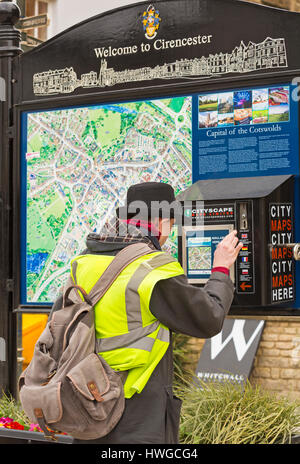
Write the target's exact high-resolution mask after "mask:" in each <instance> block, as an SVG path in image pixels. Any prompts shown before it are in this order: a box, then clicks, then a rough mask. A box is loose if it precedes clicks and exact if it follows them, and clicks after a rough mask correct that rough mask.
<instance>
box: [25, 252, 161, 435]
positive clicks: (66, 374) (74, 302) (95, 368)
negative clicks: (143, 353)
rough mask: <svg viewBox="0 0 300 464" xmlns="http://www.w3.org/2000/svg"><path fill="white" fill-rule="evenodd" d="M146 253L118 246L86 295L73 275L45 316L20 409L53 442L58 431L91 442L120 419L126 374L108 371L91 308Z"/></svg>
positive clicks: (27, 369)
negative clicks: (56, 307)
mask: <svg viewBox="0 0 300 464" xmlns="http://www.w3.org/2000/svg"><path fill="white" fill-rule="evenodd" d="M149 253H153V250H152V249H151V248H150V247H149V246H148V245H146V244H145V243H135V244H132V245H128V246H127V247H125V248H124V249H122V250H121V251H120V252H119V253H118V254H117V256H116V257H115V258H114V259H113V260H112V262H111V264H110V265H109V266H108V268H107V269H106V270H105V272H104V273H103V274H102V276H101V277H100V279H99V280H98V281H97V282H96V284H95V285H94V287H93V288H92V289H91V291H90V293H89V294H86V292H85V291H84V290H83V289H82V288H81V287H79V286H78V285H74V282H73V280H72V279H71V278H69V280H68V283H67V284H66V286H65V287H64V292H63V307H62V309H60V310H58V311H55V312H54V313H53V315H52V317H50V318H49V320H48V323H47V326H46V328H45V330H44V331H43V333H42V334H41V336H40V338H39V339H38V341H37V343H36V345H35V349H34V354H33V358H32V360H31V362H30V364H29V365H28V367H27V368H26V369H25V370H24V371H23V373H22V375H21V376H20V379H19V392H20V401H21V403H22V407H23V409H24V411H25V413H26V414H27V416H28V417H29V418H30V420H32V421H33V422H38V424H39V426H40V427H41V429H42V430H43V432H44V434H45V436H46V437H47V438H49V439H52V440H55V432H57V431H59V432H66V433H68V434H70V435H72V436H73V437H74V438H79V439H82V440H92V439H96V438H99V437H103V436H105V435H107V434H108V433H109V432H110V431H111V430H112V429H113V428H114V427H115V426H116V424H117V423H118V421H119V420H120V418H121V416H122V414H123V411H124V406H125V398H124V391H123V381H124V380H125V378H124V374H125V375H126V373H118V372H116V371H114V370H113V369H111V368H110V366H109V365H108V364H107V363H106V362H105V361H104V359H103V358H102V357H101V356H99V355H98V354H97V353H96V352H95V326H94V311H93V309H94V306H95V304H96V303H97V302H98V301H99V300H100V299H101V298H102V296H103V295H104V294H105V292H106V291H107V290H108V289H109V287H110V286H111V285H112V283H113V282H114V280H115V279H116V278H117V277H118V275H119V274H120V273H121V271H122V270H123V269H124V268H125V267H126V266H127V265H128V264H130V263H131V262H133V261H134V260H136V259H137V258H139V257H141V256H143V255H146V254H149ZM79 292H80V293H81V295H82V297H83V299H84V300H82V298H81V297H80V295H79Z"/></svg>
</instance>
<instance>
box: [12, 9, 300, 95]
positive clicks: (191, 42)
mask: <svg viewBox="0 0 300 464" xmlns="http://www.w3.org/2000/svg"><path fill="white" fill-rule="evenodd" d="M241 17H247V21H246V22H245V21H240V18H241ZM124 18H126V20H125V21H124ZM224 24H226V28H227V29H228V30H230V31H233V33H232V34H224ZM252 24H255V29H253V27H252ZM297 30H298V15H297V14H295V13H290V12H283V11H280V10H276V9H269V8H263V7H261V6H257V5H254V4H247V3H245V2H240V1H238V0H234V1H233V0H189V1H185V0H175V1H170V0H157V1H156V2H154V3H152V4H151V3H148V2H145V3H139V4H138V5H133V6H131V5H129V6H128V7H125V8H122V9H116V10H114V11H112V12H108V13H104V14H101V15H99V16H95V17H94V18H91V19H89V20H87V21H84V22H82V23H80V24H79V25H76V26H74V27H72V28H70V29H68V30H67V31H66V32H64V33H63V34H59V35H58V36H56V37H53V38H52V39H51V40H49V41H47V42H46V43H45V44H42V45H40V46H38V47H36V48H35V49H34V50H32V51H31V52H29V53H26V54H24V56H22V57H21V61H20V64H21V72H22V75H23V76H24V79H23V89H22V94H23V96H22V98H23V100H32V99H34V100H36V99H40V98H45V97H47V98H49V97H52V96H57V95H70V94H72V95H73V94H74V95H81V94H89V93H94V92H95V91H97V92H98V93H99V92H103V91H107V90H108V89H109V90H112V91H116V90H123V89H124V88H127V89H137V88H141V87H143V88H146V87H148V88H150V87H152V86H153V85H155V86H159V85H163V86H165V85H166V86H168V87H170V86H172V85H173V84H174V85H175V84H182V83H186V84H191V83H194V82H203V83H204V84H205V82H206V80H207V79H208V78H216V79H219V78H220V77H222V78H224V77H226V76H232V78H237V77H238V76H241V75H251V74H254V73H259V74H261V75H264V74H266V73H270V72H272V73H277V72H281V71H284V70H286V69H297V50H296V49H297V47H295V46H294V43H297ZM191 31H193V33H191Z"/></svg>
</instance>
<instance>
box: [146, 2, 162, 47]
mask: <svg viewBox="0 0 300 464" xmlns="http://www.w3.org/2000/svg"><path fill="white" fill-rule="evenodd" d="M160 21H161V17H160V16H159V11H158V10H156V9H155V8H154V6H153V5H150V6H149V7H148V8H147V11H144V13H143V26H144V31H145V36H146V38H147V39H154V37H155V36H156V34H157V31H158V28H159V24H160Z"/></svg>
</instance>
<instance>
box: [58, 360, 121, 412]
mask: <svg viewBox="0 0 300 464" xmlns="http://www.w3.org/2000/svg"><path fill="white" fill-rule="evenodd" d="M66 377H67V378H68V379H69V381H70V384H71V386H72V389H73V391H74V393H75V395H76V398H77V399H79V401H80V403H81V405H82V406H83V408H84V410H85V411H86V412H87V413H88V414H89V415H90V416H91V417H92V419H94V420H98V421H102V420H105V419H107V417H108V416H109V415H110V413H111V412H112V410H113V409H114V407H115V406H117V403H118V406H117V407H120V408H122V403H123V404H124V403H125V399H124V398H123V401H122V397H124V394H123V386H122V382H121V378H120V376H119V374H117V373H116V372H114V371H113V370H112V369H111V368H110V367H109V366H108V364H107V363H105V361H104V360H103V359H101V358H100V357H99V356H98V355H97V354H96V353H91V354H90V355H88V356H87V357H86V358H85V359H83V360H82V361H81V362H80V363H78V364H77V365H76V366H75V367H73V368H72V369H71V370H70V371H69V372H68V374H67V375H66ZM123 407H124V406H123ZM122 412H123V408H122V411H121V413H122Z"/></svg>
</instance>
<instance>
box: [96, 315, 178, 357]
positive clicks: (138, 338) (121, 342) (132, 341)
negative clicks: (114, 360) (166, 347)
mask: <svg viewBox="0 0 300 464" xmlns="http://www.w3.org/2000/svg"><path fill="white" fill-rule="evenodd" d="M159 324H160V322H159V321H156V322H154V323H153V324H151V325H148V326H147V327H143V328H142V329H137V330H135V331H132V332H129V333H128V334H124V335H119V336H116V337H110V338H98V339H97V340H96V351H97V352H100V351H101V352H102V353H104V352H105V351H110V350H116V349H117V348H138V349H141V350H146V351H151V349H152V346H153V343H154V342H155V340H154V339H153V338H149V337H147V335H146V336H145V333H148V334H150V333H152V332H154V331H155V330H156V329H157V327H158V326H159ZM156 338H157V339H158V340H160V341H162V342H166V343H169V341H170V332H169V330H167V329H164V328H163V327H160V329H159V332H158V334H157V337H156ZM149 347H150V349H149Z"/></svg>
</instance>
